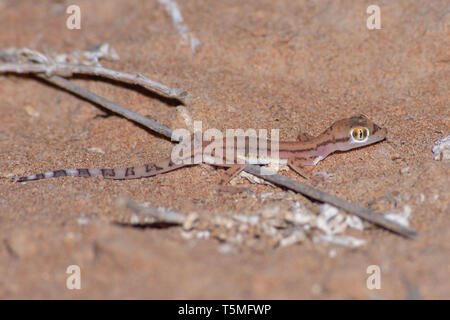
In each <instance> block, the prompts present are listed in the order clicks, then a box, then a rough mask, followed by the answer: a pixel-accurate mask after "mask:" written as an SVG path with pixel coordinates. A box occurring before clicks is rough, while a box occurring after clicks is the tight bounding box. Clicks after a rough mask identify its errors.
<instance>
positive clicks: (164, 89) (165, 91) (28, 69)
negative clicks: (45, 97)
mask: <svg viewBox="0 0 450 320" xmlns="http://www.w3.org/2000/svg"><path fill="white" fill-rule="evenodd" d="M6 72H13V73H21V74H23V73H32V74H42V73H45V74H46V75H47V76H49V77H50V76H52V75H58V76H61V77H64V78H67V77H71V76H72V75H73V74H83V75H90V76H100V77H104V78H107V79H112V80H115V81H119V82H124V83H128V84H133V85H139V86H141V87H143V88H145V89H148V90H150V91H153V92H157V93H159V94H160V95H162V96H165V97H168V98H173V99H177V100H180V101H181V102H183V103H185V102H186V100H187V99H188V96H189V95H188V93H187V92H186V91H184V90H183V89H180V88H172V87H169V86H166V85H165V84H162V83H159V82H157V81H154V80H151V79H149V78H147V77H144V76H143V75H141V74H130V73H125V72H121V71H116V70H111V69H108V68H104V67H101V66H87V65H75V64H68V63H51V64H36V63H26V64H25V63H5V64H0V73H6Z"/></svg>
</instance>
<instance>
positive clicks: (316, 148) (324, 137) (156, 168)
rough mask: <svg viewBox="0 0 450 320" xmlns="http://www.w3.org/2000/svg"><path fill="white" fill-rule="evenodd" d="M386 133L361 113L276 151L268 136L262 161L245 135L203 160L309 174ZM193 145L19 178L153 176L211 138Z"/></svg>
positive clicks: (190, 160) (236, 168)
mask: <svg viewBox="0 0 450 320" xmlns="http://www.w3.org/2000/svg"><path fill="white" fill-rule="evenodd" d="M386 134H387V131H386V129H384V128H380V127H379V126H378V125H376V124H375V123H373V122H372V121H371V120H370V119H369V118H368V117H367V116H365V115H359V116H353V117H350V118H346V119H342V120H339V121H336V122H335V123H333V124H332V125H331V126H330V127H329V128H328V129H326V130H325V131H324V132H322V133H321V134H320V135H318V136H317V137H309V138H308V139H307V140H306V139H303V140H300V141H284V142H283V141H280V142H279V143H278V152H277V154H274V153H273V152H272V151H273V150H272V148H271V145H272V143H273V142H272V141H271V140H266V141H265V143H264V144H265V145H266V148H267V150H268V151H270V152H267V156H266V157H264V159H260V161H259V162H258V160H256V161H255V159H253V158H252V157H251V151H250V150H251V148H250V139H249V137H245V143H243V144H242V145H239V144H237V143H233V144H231V145H230V144H229V143H227V140H226V139H224V140H223V141H222V147H221V149H220V151H221V152H217V151H218V150H217V149H215V150H214V149H213V150H212V152H210V153H209V155H210V156H208V157H203V160H202V162H205V163H208V164H212V165H216V166H224V167H231V168H233V169H231V168H230V174H228V178H229V179H230V178H231V177H232V176H234V175H236V174H237V173H239V172H240V171H241V170H242V169H243V168H244V167H245V165H246V163H253V164H267V163H272V162H278V163H280V160H281V162H282V161H284V162H286V163H287V164H288V166H289V167H290V168H291V169H293V170H294V171H296V172H297V173H299V174H300V175H302V176H305V175H304V174H303V171H302V167H303V166H314V165H316V164H317V163H318V162H319V161H321V160H323V159H325V158H326V157H327V156H328V155H330V154H331V153H333V152H335V151H347V150H351V149H355V148H359V147H363V146H366V145H370V144H373V143H376V142H379V141H382V140H383V139H385V137H386ZM236 140H237V137H236V139H235V141H234V142H236ZM181 143H183V142H181ZM258 143H261V142H258ZM191 148H192V149H191V151H192V152H191V153H190V154H189V155H188V156H185V157H180V158H178V159H176V161H175V160H174V159H173V157H169V158H167V159H164V160H162V161H160V162H155V163H152V164H146V165H143V166H137V167H128V168H111V169H107V168H94V169H62V170H55V171H49V172H45V173H40V174H34V175H30V176H25V177H20V178H16V179H15V181H16V182H26V181H32V180H40V179H46V178H56V177H66V176H71V177H84V178H88V177H95V176H103V177H104V178H107V179H137V178H145V177H151V176H155V175H157V174H161V173H166V172H169V171H173V170H176V169H179V168H182V167H186V166H189V165H193V164H196V162H195V159H196V156H199V154H198V152H201V153H202V156H203V155H204V152H205V151H206V150H207V149H208V148H210V149H211V141H202V142H201V148H200V149H199V150H195V149H194V146H193V145H192V146H191ZM228 154H234V157H233V158H231V159H230V157H227V156H226V155H228ZM239 155H241V156H239ZM230 160H231V161H230ZM227 172H228V171H227ZM229 179H223V181H221V182H222V183H224V182H227V181H229Z"/></svg>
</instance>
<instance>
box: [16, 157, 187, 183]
mask: <svg viewBox="0 0 450 320" xmlns="http://www.w3.org/2000/svg"><path fill="white" fill-rule="evenodd" d="M184 166H187V164H175V163H173V162H172V161H171V160H170V159H166V160H163V161H161V162H157V163H152V164H146V165H144V166H141V167H129V168H112V169H105V168H96V169H63V170H56V171H50V172H45V173H39V174H33V175H31V176H25V177H20V178H15V179H14V181H15V182H26V181H33V180H40V179H48V178H57V177H82V178H90V177H96V176H100V175H101V176H103V178H106V179H116V180H121V179H139V178H145V177H151V176H155V175H157V174H160V173H165V172H169V171H172V170H176V169H178V168H181V167H184Z"/></svg>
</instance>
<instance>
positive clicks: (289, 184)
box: [244, 165, 417, 239]
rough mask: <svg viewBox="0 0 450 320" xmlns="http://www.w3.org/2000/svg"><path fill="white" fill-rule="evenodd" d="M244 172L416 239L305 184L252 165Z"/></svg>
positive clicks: (400, 227)
mask: <svg viewBox="0 0 450 320" xmlns="http://www.w3.org/2000/svg"><path fill="white" fill-rule="evenodd" d="M244 170H245V171H246V172H249V173H251V174H254V175H257V176H258V177H261V178H263V179H264V180H267V181H269V182H272V183H274V184H276V185H279V186H283V187H285V188H288V189H290V190H293V191H295V192H298V193H301V194H303V195H305V196H307V197H309V198H312V199H315V200H319V201H321V202H326V203H330V204H332V205H333V206H335V207H338V208H341V209H343V210H345V211H347V212H349V213H352V214H354V215H355V216H358V217H360V218H361V219H364V220H366V221H368V222H371V223H373V224H376V225H378V226H380V227H383V228H385V229H387V230H390V231H392V232H395V233H398V234H400V235H402V236H404V237H407V238H411V239H412V238H415V237H417V232H416V231H414V230H412V229H410V228H408V227H406V226H403V225H401V224H399V223H397V222H394V221H392V220H389V219H386V218H385V217H384V216H383V215H381V214H379V213H376V212H374V211H372V210H369V209H366V208H363V207H361V206H359V205H357V204H355V203H351V202H348V201H346V200H344V199H341V198H338V197H336V196H333V195H331V194H328V193H326V192H323V191H321V190H319V189H316V188H313V187H311V186H309V185H307V184H304V183H301V182H298V181H295V180H292V179H290V178H288V177H286V176H283V175H279V174H272V175H267V174H262V173H261V168H260V167H258V166H254V165H247V166H246V168H245V169H244Z"/></svg>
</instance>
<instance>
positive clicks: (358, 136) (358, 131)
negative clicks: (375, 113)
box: [351, 127, 369, 141]
mask: <svg viewBox="0 0 450 320" xmlns="http://www.w3.org/2000/svg"><path fill="white" fill-rule="evenodd" d="M351 135H352V137H353V138H354V139H355V140H357V141H362V140H365V139H366V138H367V137H368V136H369V129H367V128H366V127H355V128H353V129H352V131H351Z"/></svg>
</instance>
